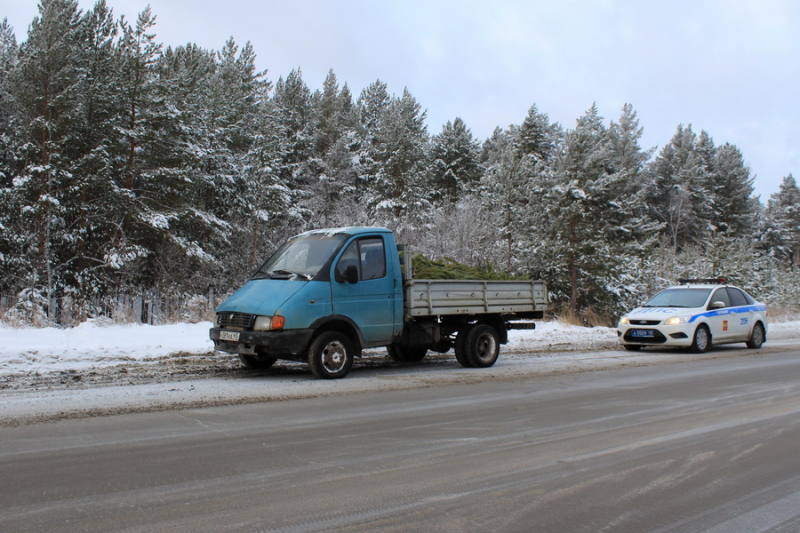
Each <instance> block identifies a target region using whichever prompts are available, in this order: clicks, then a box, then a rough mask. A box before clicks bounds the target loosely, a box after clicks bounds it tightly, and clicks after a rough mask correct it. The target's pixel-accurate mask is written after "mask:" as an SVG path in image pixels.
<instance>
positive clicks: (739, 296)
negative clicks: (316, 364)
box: [728, 287, 747, 307]
mask: <svg viewBox="0 0 800 533" xmlns="http://www.w3.org/2000/svg"><path fill="white" fill-rule="evenodd" d="M728 296H730V297H731V304H732V305H733V306H734V307H739V306H742V305H747V298H745V297H744V294H743V293H742V291H740V290H739V289H734V288H732V287H728Z"/></svg>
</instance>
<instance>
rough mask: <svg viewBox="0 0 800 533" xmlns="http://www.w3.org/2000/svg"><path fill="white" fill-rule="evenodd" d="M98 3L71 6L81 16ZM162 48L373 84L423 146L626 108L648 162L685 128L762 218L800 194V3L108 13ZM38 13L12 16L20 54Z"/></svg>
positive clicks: (183, 5)
mask: <svg viewBox="0 0 800 533" xmlns="http://www.w3.org/2000/svg"><path fill="white" fill-rule="evenodd" d="M93 3H94V2H93V1H91V0H80V6H81V8H82V9H84V10H86V9H89V8H91V6H92V5H93ZM107 3H108V5H109V6H110V7H111V8H112V9H113V10H114V14H115V15H116V16H117V17H119V16H120V15H123V14H124V15H125V16H126V17H128V18H129V19H131V20H135V18H136V15H137V14H138V13H139V12H141V11H142V10H143V9H144V8H145V7H146V6H147V5H148V4H150V6H151V8H152V10H153V13H154V14H155V15H156V16H157V24H156V27H155V32H156V39H157V41H158V42H161V43H163V44H165V45H171V46H178V45H181V44H186V43H187V42H193V43H197V44H198V45H200V46H202V47H204V48H208V49H213V50H219V49H221V48H222V46H223V44H224V43H225V41H226V40H227V39H228V37H233V38H234V39H235V40H236V42H237V43H238V44H240V45H242V44H244V43H246V42H247V41H250V42H251V43H252V45H253V47H254V49H255V52H256V54H257V64H258V67H259V69H262V70H268V78H269V79H270V80H272V81H273V82H275V81H277V79H278V78H279V77H281V76H282V77H286V75H287V74H288V73H289V72H290V71H291V70H292V69H295V68H298V67H299V68H301V69H302V72H303V78H304V80H305V81H306V83H307V84H308V86H309V87H310V88H311V89H312V90H316V89H319V88H321V87H322V82H323V80H324V79H325V76H326V75H327V73H328V71H329V69H333V71H334V72H335V74H336V76H337V79H338V82H339V84H340V85H342V84H344V83H345V82H346V83H347V84H348V86H349V87H350V90H351V91H352V93H353V95H354V97H357V96H358V94H359V93H360V92H361V90H362V89H363V88H365V87H366V86H367V85H369V84H370V83H372V82H374V81H375V80H377V79H380V80H381V81H383V82H385V83H387V84H388V86H389V90H390V92H392V93H395V94H397V95H400V94H402V91H403V88H404V87H407V88H408V89H409V91H410V92H411V94H412V95H413V96H414V97H415V98H416V99H417V100H418V101H419V102H420V104H421V105H422V107H423V108H424V109H427V113H428V115H427V116H428V130H429V132H430V133H432V134H435V133H439V132H440V131H441V127H442V125H443V124H444V123H445V122H447V121H448V120H453V119H455V118H456V117H461V118H462V119H463V120H464V121H465V123H466V124H467V126H468V127H469V128H470V129H471V130H472V132H473V134H474V135H475V137H476V138H478V139H480V140H483V139H485V138H487V137H488V136H489V135H491V133H492V131H493V130H494V128H495V127H497V126H500V127H506V126H508V125H509V124H520V123H521V122H522V121H523V120H524V118H525V116H526V114H527V112H528V109H529V108H530V107H531V105H533V104H536V105H537V107H538V108H539V111H541V112H544V113H547V114H548V115H549V116H550V119H551V120H552V121H557V122H560V123H561V124H562V125H563V126H564V127H566V128H573V127H574V126H575V120H576V119H577V118H578V117H579V116H581V115H583V114H584V112H585V111H586V110H587V109H589V108H590V107H591V105H592V103H593V102H596V103H597V105H598V108H599V110H600V113H601V114H602V115H603V116H604V117H605V119H606V122H608V121H610V120H617V119H618V118H619V115H620V112H621V110H622V106H623V105H624V104H625V103H631V104H632V105H633V107H634V109H635V110H636V112H637V113H638V116H639V121H640V124H641V125H642V126H643V127H644V138H643V141H642V146H643V147H645V148H648V147H658V149H659V150H660V148H661V147H663V146H664V144H666V143H667V142H668V141H669V140H670V139H671V138H672V136H673V134H674V133H675V130H676V128H677V126H678V125H679V124H684V125H688V124H691V125H692V128H693V130H694V131H695V132H697V133H699V132H700V131H701V130H706V131H708V133H709V134H710V135H711V136H712V137H713V139H714V142H715V143H716V145H717V146H720V145H722V144H724V143H726V142H728V143H731V144H734V145H736V146H737V147H738V148H739V149H740V150H741V151H742V153H743V154H744V157H745V161H746V163H747V165H748V166H749V167H750V170H751V173H752V175H755V176H756V180H755V189H756V191H755V192H756V194H758V195H760V196H761V200H762V202H764V203H766V200H767V199H768V197H769V195H770V194H772V193H774V192H776V191H777V190H778V187H779V185H780V182H781V180H782V179H783V177H784V176H786V175H788V174H790V173H794V174H798V176H796V177H798V178H800V98H799V97H798V94H799V93H798V88H799V87H800V36H798V34H797V31H798V27H800V2H797V1H795V0H752V1H744V0H670V1H652V0H645V1H640V0H593V1H590V0H553V1H539V0H527V1H525V0H492V1H491V2H488V1H486V0H482V1H477V0H461V1H456V0H338V1H336V0H266V1H259V0H227V1H225V2H218V1H213V0H150V1H149V2H148V1H147V0H107ZM37 6H38V2H37V1H35V0H17V1H14V2H7V3H6V6H5V7H4V8H3V9H2V10H0V17H3V16H6V17H8V20H9V23H10V24H11V25H12V26H13V27H14V29H15V31H16V33H17V38H18V41H19V42H22V41H24V40H25V37H26V32H27V28H28V25H29V24H30V22H31V21H32V20H33V17H34V16H36V15H37V14H38V10H37Z"/></svg>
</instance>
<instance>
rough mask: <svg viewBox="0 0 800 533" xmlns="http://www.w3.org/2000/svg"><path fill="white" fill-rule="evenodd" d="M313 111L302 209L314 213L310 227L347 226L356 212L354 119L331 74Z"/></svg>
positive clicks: (349, 100)
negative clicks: (306, 185) (305, 208)
mask: <svg viewBox="0 0 800 533" xmlns="http://www.w3.org/2000/svg"><path fill="white" fill-rule="evenodd" d="M313 108H314V109H313V114H314V127H313V130H312V131H313V135H314V149H313V153H312V158H311V160H310V161H309V165H308V172H309V178H310V179H309V185H308V186H309V192H310V193H311V194H310V195H309V198H308V199H307V201H306V203H305V205H306V207H307V208H308V210H309V211H310V212H311V213H314V218H313V219H312V221H311V224H312V225H314V226H331V225H348V224H351V223H352V217H353V215H354V214H355V213H357V212H358V211H360V210H359V209H356V208H355V205H354V203H355V202H356V201H357V198H356V195H355V188H356V178H357V169H356V166H355V164H354V162H353V155H354V152H355V151H356V150H357V147H358V134H357V122H358V118H357V116H356V114H355V108H354V104H353V100H352V95H351V94H350V90H349V89H347V86H345V87H343V88H342V89H341V90H340V89H339V85H338V83H337V81H336V75H335V74H334V72H333V70H331V71H329V72H328V75H327V76H326V78H325V82H324V84H323V89H322V91H316V92H315V93H314V97H313ZM348 220H350V221H348Z"/></svg>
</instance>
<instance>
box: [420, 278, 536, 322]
mask: <svg viewBox="0 0 800 533" xmlns="http://www.w3.org/2000/svg"><path fill="white" fill-rule="evenodd" d="M405 285H406V286H405V291H406V293H405V312H406V315H407V316H412V317H419V316H439V315H480V314H515V313H532V312H544V311H545V309H546V308H547V289H546V287H545V284H544V282H542V281H535V280H510V281H481V280H439V279H437V280H425V279H413V280H411V281H407V282H406V284H405Z"/></svg>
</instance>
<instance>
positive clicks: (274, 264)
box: [253, 233, 347, 280]
mask: <svg viewBox="0 0 800 533" xmlns="http://www.w3.org/2000/svg"><path fill="white" fill-rule="evenodd" d="M346 238H347V236H346V235H335V234H328V233H307V234H304V235H300V236H298V237H296V238H294V239H291V240H289V241H286V242H285V243H284V244H283V246H281V247H280V248H278V251H276V252H275V253H274V254H272V257H270V258H269V259H267V262H266V263H264V265H263V266H262V267H261V268H259V269H258V272H256V273H255V274H254V275H253V279H267V278H270V279H304V280H311V279H314V277H315V276H316V275H317V274H318V273H319V271H320V269H321V268H322V267H323V266H324V265H325V264H326V263H327V262H328V260H329V259H330V258H331V256H332V255H333V253H334V252H336V250H338V249H339V246H341V244H342V241H344V240H345V239H346Z"/></svg>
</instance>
